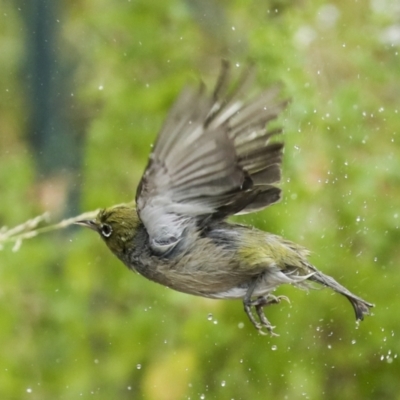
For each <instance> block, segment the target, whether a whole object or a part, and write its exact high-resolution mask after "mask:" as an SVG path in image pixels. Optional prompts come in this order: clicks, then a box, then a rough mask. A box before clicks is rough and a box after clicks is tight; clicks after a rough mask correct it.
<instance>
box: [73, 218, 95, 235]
mask: <svg viewBox="0 0 400 400" xmlns="http://www.w3.org/2000/svg"><path fill="white" fill-rule="evenodd" d="M74 224H76V225H81V226H86V228H89V229H92V230H94V231H96V232H97V231H98V227H97V224H96V222H95V221H93V220H91V219H83V220H81V221H75V222H74Z"/></svg>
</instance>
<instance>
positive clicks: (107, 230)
mask: <svg viewBox="0 0 400 400" xmlns="http://www.w3.org/2000/svg"><path fill="white" fill-rule="evenodd" d="M100 232H101V234H102V235H103V236H104V237H106V238H108V237H110V236H111V234H112V228H111V226H110V225H108V224H103V225H101V229H100Z"/></svg>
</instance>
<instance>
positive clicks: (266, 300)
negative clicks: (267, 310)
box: [244, 294, 290, 336]
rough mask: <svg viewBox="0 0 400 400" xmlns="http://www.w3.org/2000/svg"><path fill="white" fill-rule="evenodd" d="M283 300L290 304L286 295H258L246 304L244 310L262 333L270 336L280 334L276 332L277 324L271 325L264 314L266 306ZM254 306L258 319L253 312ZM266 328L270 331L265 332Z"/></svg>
mask: <svg viewBox="0 0 400 400" xmlns="http://www.w3.org/2000/svg"><path fill="white" fill-rule="evenodd" d="M281 300H285V301H287V302H288V303H289V304H290V300H289V298H288V297H286V296H274V295H271V294H269V295H267V296H261V297H258V298H256V299H254V300H252V301H249V302H248V303H245V304H244V310H245V312H246V314H247V316H248V317H249V319H250V321H251V322H252V324H253V325H254V327H255V328H256V329H257V330H258V332H259V333H260V334H261V335H268V334H269V335H270V336H279V335H278V334H277V333H275V332H274V329H275V326H273V325H271V323H270V322H269V321H268V319H267V317H266V316H265V314H264V307H266V306H269V305H271V304H278V303H280V302H281ZM252 307H254V308H255V310H256V314H257V317H258V320H259V321H257V320H256V318H255V316H254V314H253V312H252V309H251V308H252ZM264 329H266V330H267V331H268V332H265V331H264Z"/></svg>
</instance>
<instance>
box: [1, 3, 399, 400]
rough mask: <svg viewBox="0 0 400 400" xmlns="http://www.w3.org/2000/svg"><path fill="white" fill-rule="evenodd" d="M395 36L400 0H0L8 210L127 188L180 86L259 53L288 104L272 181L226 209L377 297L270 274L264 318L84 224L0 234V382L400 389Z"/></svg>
mask: <svg viewBox="0 0 400 400" xmlns="http://www.w3.org/2000/svg"><path fill="white" fill-rule="evenodd" d="M399 47H400V4H399V2H398V1H397V0H370V1H357V0H351V1H349V0H332V1H331V2H326V1H322V0H315V1H311V0H310V1H306V0H303V1H295V0H266V1H256V0H241V1H239V0H238V1H235V0H233V1H232V0H171V1H161V0H160V1H153V2H149V1H146V0H132V1H131V0H118V1H111V0H96V1H94V0H75V1H57V2H55V1H53V0H29V1H27V0H25V1H23V0H11V1H10V0H3V1H2V7H1V14H0V65H1V72H0V226H3V225H4V226H9V227H10V226H15V225H17V224H20V223H23V222H24V221H26V220H28V219H29V218H32V217H34V216H36V215H39V214H41V213H43V212H45V211H48V212H50V213H51V218H52V220H53V221H58V220H60V219H62V218H64V217H67V216H73V215H76V214H78V213H80V212H83V211H89V210H93V209H96V208H99V207H105V206H109V205H112V204H116V203H121V202H125V201H130V200H131V199H132V198H133V197H134V193H135V189H136V185H137V183H138V180H139V179H140V176H141V174H142V172H143V169H144V167H145V164H146V160H147V156H148V153H149V151H150V149H151V143H152V142H153V140H154V138H155V136H156V134H157V132H158V130H159V128H160V126H161V124H162V121H163V119H164V118H165V115H166V113H167V110H168V109H169V107H170V106H171V104H172V102H173V100H174V98H175V97H176V96H177V94H178V93H179V91H180V90H181V89H182V87H183V86H184V85H185V84H186V83H187V82H189V83H192V84H197V82H198V81H199V80H200V79H202V80H204V81H205V82H206V83H207V85H208V86H210V85H212V84H213V82H214V81H215V78H216V76H217V75H218V71H219V66H220V60H221V58H222V57H225V58H228V59H230V60H232V62H233V63H234V65H235V68H237V69H238V72H239V70H240V69H241V68H242V67H243V66H244V65H245V64H246V62H248V61H249V60H251V61H253V62H254V63H255V64H256V65H257V66H258V77H257V86H259V88H264V87H266V86H268V85H269V84H271V83H273V82H276V81H280V82H282V83H283V86H284V90H283V94H282V97H290V98H291V99H292V103H291V105H290V107H289V108H288V110H287V111H285V113H284V114H283V115H282V117H281V119H280V122H281V124H282V125H283V126H284V128H285V142H286V148H285V159H284V181H283V183H282V187H283V189H284V199H283V201H282V202H281V203H279V204H277V205H274V206H273V207H270V208H269V209H267V210H265V211H263V212H260V213H258V214H255V215H250V216H247V217H246V218H240V219H238V220H240V221H241V222H246V223H249V224H254V225H255V226H257V227H258V228H261V229H265V230H268V231H270V232H273V233H276V234H279V235H283V236H285V237H286V238H288V239H290V240H293V241H295V242H297V243H300V244H302V245H304V246H306V247H307V248H309V249H310V250H311V251H312V252H313V255H312V258H311V260H312V262H313V263H314V264H315V265H316V266H317V267H318V268H319V269H321V270H322V271H323V272H325V273H328V274H330V275H332V276H334V277H335V278H337V279H338V280H339V281H340V282H341V283H342V284H344V285H345V286H347V287H348V288H349V289H350V290H352V291H354V292H355V293H356V294H358V295H360V296H361V297H364V298H365V299H366V300H368V301H371V302H373V303H375V304H376V308H375V309H374V310H373V314H374V315H373V316H371V317H367V318H366V320H365V321H364V322H362V323H361V324H360V325H359V326H357V325H356V324H355V322H354V315H353V310H352V308H351V306H350V304H349V303H348V302H347V301H346V299H345V298H343V297H341V296H339V295H337V294H332V293H331V292H330V291H328V290H320V291H312V292H309V293H306V292H303V291H299V290H298V289H295V288H292V287H289V286H288V287H281V288H280V289H279V290H278V293H279V294H285V295H287V296H289V297H290V299H291V305H289V304H286V303H284V304H281V305H278V306H274V307H271V308H270V309H268V311H267V315H268V318H269V319H270V320H271V322H272V323H273V324H274V325H276V326H277V328H276V331H277V332H278V333H279V334H280V336H279V337H274V338H270V337H263V336H260V335H258V333H257V332H256V331H255V329H254V328H253V327H252V326H251V324H250V323H249V321H247V317H246V315H245V314H244V312H243V310H242V304H241V302H240V301H216V300H207V299H202V298H196V297H190V296H188V295H185V294H180V293H176V292H173V291H171V290H169V289H167V288H164V287H161V286H159V285H156V284H154V283H151V282H149V281H146V280H145V279H144V278H142V277H140V276H139V275H135V274H133V273H131V272H129V271H128V270H127V269H126V268H125V267H124V266H123V265H122V264H121V263H120V262H119V261H118V260H117V259H116V258H115V257H113V256H112V255H111V253H109V251H108V249H107V248H106V246H104V245H103V243H101V240H100V239H99V237H98V236H97V235H95V234H93V233H92V232H89V231H87V230H83V229H78V228H76V229H71V230H65V231H60V232H57V233H56V234H51V235H43V236H40V237H37V238H34V239H32V240H26V241H24V242H23V243H22V246H21V248H19V249H17V248H13V246H12V245H5V246H4V248H3V249H2V251H1V252H0V326H1V328H0V346H1V351H0V371H1V373H0V398H2V399H41V400H47V399H49V400H50V399H76V398H78V397H79V398H84V399H85V398H96V399H145V400H153V399H154V400H175V399H191V400H194V399H201V400H205V399H228V400H240V399H246V400H247V399H253V400H256V399H267V398H278V399H319V398H324V399H400V391H399V388H400V384H399V376H400V366H399V361H400V360H399V358H400V357H399V353H400V342H399V337H400V316H399V315H400V314H399V308H400V307H399V306H400V294H399V288H400V273H399V265H400V251H399V240H400V229H399V224H400V148H399V141H400V132H399V128H400V62H399V58H400V56H399ZM17 250H18V251H17Z"/></svg>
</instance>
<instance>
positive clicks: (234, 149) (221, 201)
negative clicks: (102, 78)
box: [136, 62, 287, 252]
mask: <svg viewBox="0 0 400 400" xmlns="http://www.w3.org/2000/svg"><path fill="white" fill-rule="evenodd" d="M230 75H231V71H230V66H229V63H227V62H224V63H223V65H222V71H221V74H220V77H219V79H218V81H217V84H216V87H215V89H214V93H213V94H212V95H211V96H210V95H208V94H207V93H206V90H205V87H204V85H201V86H200V88H199V89H198V90H194V89H192V88H186V89H184V90H183V91H182V93H181V94H180V96H179V97H178V99H177V101H176V102H175V104H174V105H173V107H172V109H171V111H170V113H169V115H168V117H167V118H166V120H165V122H164V125H163V127H162V129H161V131H160V133H159V135H158V138H157V141H156V143H155V146H154V149H153V152H152V154H151V155H150V158H149V162H148V165H147V168H146V170H145V173H144V174H143V177H142V180H141V182H140V184H139V187H138V190H137V195H136V203H137V211H138V214H139V216H140V218H141V220H142V222H143V223H144V224H145V226H146V229H147V232H148V234H149V236H150V239H151V242H150V243H151V245H152V247H153V250H154V251H159V252H165V251H167V250H168V249H169V248H171V246H174V245H176V243H178V242H179V240H181V239H182V237H183V236H184V234H185V232H186V230H187V229H188V227H190V226H198V224H199V223H200V224H201V223H202V221H203V223H204V221H209V220H210V219H218V218H226V217H227V216H229V215H232V214H236V213H247V212H254V211H258V210H260V209H263V208H265V207H267V206H268V205H270V204H273V203H275V202H276V201H278V200H279V198H280V192H281V190H280V189H279V188H278V187H275V186H273V184H275V183H278V182H279V181H280V177H281V172H280V165H281V161H282V149H283V144H282V143H280V142H271V140H272V139H274V138H275V137H277V136H278V135H279V134H280V133H281V130H280V129H274V130H268V129H266V125H267V124H268V122H270V121H272V120H274V119H276V118H277V116H278V114H279V113H280V112H281V111H282V110H283V109H284V108H285V106H286V104H287V102H286V101H278V100H277V97H278V94H279V92H280V88H279V86H274V87H273V88H271V89H269V90H266V91H264V92H262V93H261V94H260V95H258V96H257V97H255V98H250V99H249V100H247V93H248V92H249V90H250V88H251V85H252V83H253V81H254V77H255V69H254V68H252V67H249V68H247V69H246V70H244V71H243V73H242V74H241V76H240V77H239V79H238V80H237V82H236V86H235V87H234V88H233V90H230V87H231V86H232V85H231V79H230Z"/></svg>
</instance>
